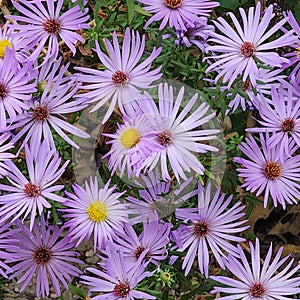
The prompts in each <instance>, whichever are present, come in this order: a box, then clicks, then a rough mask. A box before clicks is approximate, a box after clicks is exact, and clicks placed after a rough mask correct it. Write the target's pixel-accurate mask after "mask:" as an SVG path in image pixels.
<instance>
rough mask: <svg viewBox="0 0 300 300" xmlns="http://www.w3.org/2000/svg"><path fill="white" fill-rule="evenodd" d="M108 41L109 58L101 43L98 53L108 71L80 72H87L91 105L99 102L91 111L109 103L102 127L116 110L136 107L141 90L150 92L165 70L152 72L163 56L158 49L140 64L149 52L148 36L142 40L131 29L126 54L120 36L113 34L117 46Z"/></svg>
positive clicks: (127, 35) (81, 77)
mask: <svg viewBox="0 0 300 300" xmlns="http://www.w3.org/2000/svg"><path fill="white" fill-rule="evenodd" d="M105 41H106V46H107V51H108V55H106V54H105V53H103V52H102V51H101V49H100V47H99V44H98V42H97V41H96V52H97V55H98V57H99V59H100V61H101V63H102V64H103V65H104V66H105V67H106V70H104V71H100V70H93V69H91V68H76V69H77V70H79V71H81V72H83V74H82V75H81V76H80V80H81V81H82V82H86V83H88V84H87V85H84V86H82V89H87V90H89V92H87V93H86V94H85V96H87V97H88V98H89V99H90V102H98V103H97V104H96V105H95V106H94V107H93V109H92V110H91V111H96V110H97V109H99V108H100V107H102V106H103V105H104V104H105V103H107V102H109V108H108V110H107V111H106V113H105V116H104V118H103V121H102V123H105V122H106V121H107V120H108V118H109V117H110V115H111V114H112V112H113V110H114V108H115V107H116V106H117V107H119V108H120V109H121V111H122V108H123V105H124V104H128V103H132V104H134V103H135V101H134V99H135V98H136V97H138V96H139V95H140V92H141V90H143V89H148V88H150V87H151V84H152V83H153V82H154V81H155V80H157V79H159V78H160V77H161V76H162V74H161V73H159V72H160V69H161V67H159V68H157V69H154V70H151V71H150V68H151V64H152V62H153V61H154V60H155V59H156V58H157V56H158V55H159V54H160V52H161V48H158V49H156V48H154V49H153V50H152V52H151V54H150V56H148V57H147V58H146V59H145V60H144V61H142V62H141V63H139V62H140V60H141V58H142V55H143V54H144V51H145V35H143V36H142V38H141V36H140V34H139V33H138V32H135V31H132V32H131V33H130V29H129V28H127V29H126V31H125V34H124V39H123V44H122V51H121V50H120V46H119V42H118V37H117V33H116V32H114V33H113V44H112V43H111V42H110V41H109V40H108V39H106V40H105ZM79 97H80V95H79ZM135 106H137V105H135Z"/></svg>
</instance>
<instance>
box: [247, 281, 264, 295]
mask: <svg viewBox="0 0 300 300" xmlns="http://www.w3.org/2000/svg"><path fill="white" fill-rule="evenodd" d="M265 292H266V289H265V288H264V286H263V285H262V284H261V283H260V282H257V283H254V284H253V285H252V286H251V288H250V295H251V296H252V297H254V298H263V296H264V294H265Z"/></svg>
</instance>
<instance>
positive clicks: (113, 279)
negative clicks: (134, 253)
mask: <svg viewBox="0 0 300 300" xmlns="http://www.w3.org/2000/svg"><path fill="white" fill-rule="evenodd" d="M105 250H106V251H105V252H106V255H107V257H108V258H107V259H106V260H107V261H106V262H105V263H104V264H102V265H103V270H98V269H95V268H87V269H86V271H89V272H91V273H92V274H93V275H96V276H99V277H100V278H96V277H94V276H87V275H83V276H81V278H82V283H84V284H87V285H89V286H91V287H92V288H91V289H90V290H89V291H90V292H98V293H99V292H101V293H103V294H101V295H99V294H98V295H97V296H95V297H92V298H91V300H101V299H114V300H134V299H136V298H138V299H156V297H154V296H151V295H149V294H147V293H145V292H141V291H138V290H135V289H134V288H135V287H136V285H137V284H138V283H139V282H141V281H142V280H143V279H144V278H146V277H148V276H150V275H151V273H150V272H148V271H145V267H146V266H147V264H148V262H144V261H143V259H144V256H145V253H144V255H141V256H140V257H139V259H138V260H137V262H136V263H134V264H128V263H126V262H125V261H124V253H123V251H122V249H119V248H117V247H116V246H115V245H114V244H113V243H109V244H108V245H107V247H106V249H105Z"/></svg>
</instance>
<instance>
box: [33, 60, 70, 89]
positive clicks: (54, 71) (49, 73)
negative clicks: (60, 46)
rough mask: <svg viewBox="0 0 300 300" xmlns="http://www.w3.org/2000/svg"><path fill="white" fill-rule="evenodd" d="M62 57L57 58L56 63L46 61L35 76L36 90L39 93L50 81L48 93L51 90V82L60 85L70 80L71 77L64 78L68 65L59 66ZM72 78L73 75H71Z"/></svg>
mask: <svg viewBox="0 0 300 300" xmlns="http://www.w3.org/2000/svg"><path fill="white" fill-rule="evenodd" d="M61 62H62V57H59V58H58V59H57V60H56V61H51V60H48V61H46V62H45V63H44V64H43V65H42V66H41V68H40V69H39V72H38V74H37V88H38V91H39V92H41V93H42V92H43V91H44V90H45V88H46V85H47V83H48V82H49V81H50V82H51V85H50V88H49V91H48V93H49V92H50V91H51V89H52V88H53V85H52V82H59V83H60V84H63V83H66V82H68V81H69V80H70V78H71V76H70V75H69V76H65V77H64V74H66V72H67V71H68V68H69V65H70V63H67V64H66V65H61ZM73 76H74V75H73Z"/></svg>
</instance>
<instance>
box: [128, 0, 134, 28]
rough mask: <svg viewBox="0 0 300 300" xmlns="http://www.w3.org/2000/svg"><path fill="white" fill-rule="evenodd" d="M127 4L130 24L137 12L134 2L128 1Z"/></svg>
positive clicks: (132, 0)
mask: <svg viewBox="0 0 300 300" xmlns="http://www.w3.org/2000/svg"><path fill="white" fill-rule="evenodd" d="M126 3H127V7H128V23H129V24H130V23H131V22H132V20H133V17H134V12H135V5H134V0H126Z"/></svg>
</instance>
